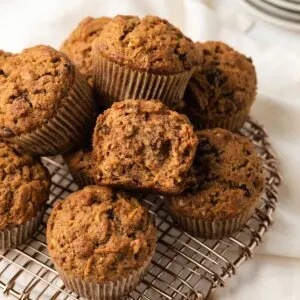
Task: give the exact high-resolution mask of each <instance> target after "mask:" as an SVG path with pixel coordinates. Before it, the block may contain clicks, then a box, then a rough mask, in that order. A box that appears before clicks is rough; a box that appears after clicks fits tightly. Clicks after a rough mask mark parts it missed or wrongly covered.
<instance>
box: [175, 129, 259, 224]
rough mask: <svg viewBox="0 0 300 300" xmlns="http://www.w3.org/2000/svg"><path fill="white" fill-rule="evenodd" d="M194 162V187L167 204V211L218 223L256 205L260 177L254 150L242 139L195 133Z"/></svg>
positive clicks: (227, 134) (223, 133) (224, 133)
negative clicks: (197, 141) (168, 205)
mask: <svg viewBox="0 0 300 300" xmlns="http://www.w3.org/2000/svg"><path fill="white" fill-rule="evenodd" d="M197 135H198V138H199V145H198V149H197V153H196V156H195V161H194V165H193V168H194V171H195V172H196V177H197V180H198V183H197V185H196V186H195V187H194V188H193V189H191V190H189V191H188V192H186V193H184V194H183V195H178V196H174V197H172V198H171V200H170V206H171V209H172V210H174V211H177V212H179V213H183V214H184V215H186V216H194V217H201V218H204V219H222V218H227V217H232V216H235V215H238V214H239V213H241V212H242V211H243V210H244V209H247V208H248V207H249V206H250V207H251V206H252V205H254V204H255V203H256V201H255V200H256V199H257V198H258V196H259V195H260V193H261V191H262V189H263V184H264V176H263V171H262V162H261V159H260V158H259V157H258V155H257V153H256V151H255V147H254V146H253V144H252V143H251V142H250V141H249V140H248V139H247V138H245V137H242V136H240V135H238V134H234V133H231V132H230V131H227V130H225V129H211V130H203V131H198V132H197Z"/></svg>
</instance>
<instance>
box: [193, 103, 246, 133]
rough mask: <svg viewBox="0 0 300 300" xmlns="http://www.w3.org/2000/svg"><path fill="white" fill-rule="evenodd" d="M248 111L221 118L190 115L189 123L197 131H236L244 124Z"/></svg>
mask: <svg viewBox="0 0 300 300" xmlns="http://www.w3.org/2000/svg"><path fill="white" fill-rule="evenodd" d="M249 111H250V108H249V109H247V110H243V111H239V112H238V113H236V114H234V115H233V116H230V117H227V116H225V117H222V118H220V117H215V118H206V117H205V116H203V115H200V114H197V113H193V115H191V122H192V123H193V124H194V125H195V126H196V128H197V129H210V128H225V129H228V130H230V131H238V130H239V129H240V128H242V127H243V125H244V123H245V122H246V120H247V117H248V115H249Z"/></svg>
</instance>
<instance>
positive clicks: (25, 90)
mask: <svg viewBox="0 0 300 300" xmlns="http://www.w3.org/2000/svg"><path fill="white" fill-rule="evenodd" d="M73 79H74V67H73V65H72V63H71V62H70V60H69V59H68V58H67V57H66V55H65V54H63V53H60V52H58V51H56V50H55V49H53V48H51V47H49V46H35V47H32V48H28V49H25V50H24V51H23V52H21V53H20V54H18V55H14V56H11V57H9V58H8V59H7V60H6V62H5V63H4V64H3V65H2V66H1V67H0V85H1V89H0V137H13V136H15V135H21V134H23V133H28V132H30V131H32V130H35V129H36V128H37V127H38V126H40V125H41V124H44V123H47V122H48V119H49V118H51V117H52V116H53V115H54V114H55V113H56V110H57V107H58V106H59V105H60V103H61V101H62V99H63V98H64V97H66V95H67V93H68V90H69V87H70V85H71V84H72V82H73Z"/></svg>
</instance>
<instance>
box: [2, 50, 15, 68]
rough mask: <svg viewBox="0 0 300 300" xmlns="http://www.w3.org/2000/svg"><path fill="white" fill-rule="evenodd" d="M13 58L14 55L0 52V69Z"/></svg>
mask: <svg viewBox="0 0 300 300" xmlns="http://www.w3.org/2000/svg"><path fill="white" fill-rule="evenodd" d="M11 56H13V54H12V53H10V52H6V51H3V50H0V68H1V66H2V65H3V64H4V63H5V62H6V60H7V58H8V57H11Z"/></svg>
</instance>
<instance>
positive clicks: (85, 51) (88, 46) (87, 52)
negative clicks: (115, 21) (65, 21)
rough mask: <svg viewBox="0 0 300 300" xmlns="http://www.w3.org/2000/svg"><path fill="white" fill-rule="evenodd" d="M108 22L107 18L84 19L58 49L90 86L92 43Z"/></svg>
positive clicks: (91, 77) (91, 81)
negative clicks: (67, 57) (72, 63)
mask: <svg viewBox="0 0 300 300" xmlns="http://www.w3.org/2000/svg"><path fill="white" fill-rule="evenodd" d="M109 21H110V18H107V17H101V18H91V17H86V18H84V19H83V20H82V21H81V22H80V23H79V24H78V26H77V28H75V30H74V31H73V32H72V33H71V34H70V36H69V37H68V38H67V39H66V40H65V42H64V43H63V45H62V46H61V48H60V50H61V51H62V52H64V53H66V54H67V55H68V56H69V57H70V59H71V60H72V61H73V62H74V64H75V65H76V66H77V67H78V69H79V71H80V72H81V73H82V74H83V75H84V76H85V77H86V79H87V80H88V82H89V83H90V84H91V85H93V74H92V43H93V41H94V40H95V39H96V38H97V37H98V36H99V35H100V33H101V31H102V29H103V27H104V26H105V25H106V24H107V23H108V22H109Z"/></svg>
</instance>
